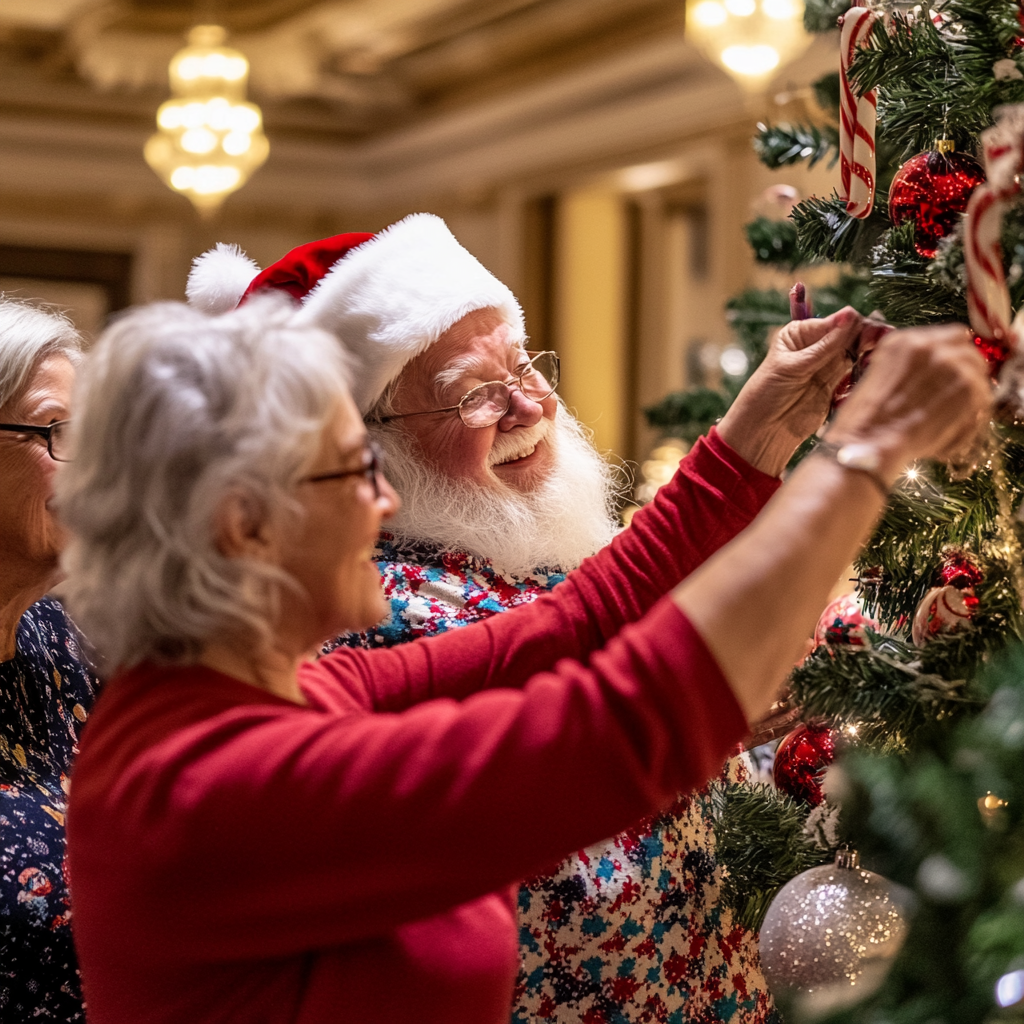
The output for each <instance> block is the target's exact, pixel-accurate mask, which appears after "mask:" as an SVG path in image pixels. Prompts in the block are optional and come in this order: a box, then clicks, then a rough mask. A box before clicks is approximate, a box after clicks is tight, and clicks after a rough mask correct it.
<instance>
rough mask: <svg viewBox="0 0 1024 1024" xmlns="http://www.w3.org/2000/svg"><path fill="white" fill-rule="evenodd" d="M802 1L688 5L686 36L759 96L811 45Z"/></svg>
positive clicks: (693, 0) (704, 0) (694, 0)
mask: <svg viewBox="0 0 1024 1024" xmlns="http://www.w3.org/2000/svg"><path fill="white" fill-rule="evenodd" d="M803 18H804V4H803V0H689V2H688V3H687V5H686V33H687V36H688V37H689V38H690V39H691V41H692V42H693V43H695V44H696V46H697V47H698V48H699V49H700V50H701V52H702V53H704V55H705V56H707V57H710V58H711V60H713V61H714V62H715V63H716V64H718V65H720V66H721V67H723V68H724V69H725V70H726V71H728V72H729V74H730V75H732V77H733V78H735V79H736V81H738V82H739V83H740V85H742V86H743V87H744V88H745V89H747V90H749V91H750V92H759V91H760V90H761V89H763V88H764V86H765V85H766V84H767V83H768V80H769V79H770V78H771V77H772V76H773V75H774V74H775V73H776V72H777V71H778V70H779V69H780V68H781V67H782V66H783V65H784V64H787V63H789V61H791V60H793V59H794V58H796V57H799V56H800V54H801V53H803V52H804V50H806V49H807V47H808V46H809V45H810V42H811V37H810V36H809V35H808V34H807V32H805V31H804V26H803Z"/></svg>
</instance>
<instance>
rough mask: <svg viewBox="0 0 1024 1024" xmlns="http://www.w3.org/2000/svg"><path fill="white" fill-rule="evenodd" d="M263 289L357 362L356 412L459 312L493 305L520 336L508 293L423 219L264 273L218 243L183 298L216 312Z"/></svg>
mask: <svg viewBox="0 0 1024 1024" xmlns="http://www.w3.org/2000/svg"><path fill="white" fill-rule="evenodd" d="M254 271H255V273H254ZM268 288H274V289H279V290H281V291H286V292H288V294H289V295H291V296H292V297H293V298H294V299H296V300H297V301H298V302H299V304H300V305H299V309H298V310H297V311H296V313H295V318H294V320H295V323H296V324H297V325H301V324H306V325H310V326H317V327H322V328H325V329H327V330H330V331H332V332H334V333H335V334H336V335H337V336H338V337H339V338H340V339H341V340H342V341H343V342H344V343H345V345H346V347H347V348H348V349H349V350H350V351H351V352H352V353H353V354H354V355H355V356H356V357H357V360H358V364H359V365H358V367H357V369H356V372H355V374H354V379H353V385H352V397H353V398H354V399H355V402H356V404H357V405H358V406H359V410H360V412H362V413H364V414H365V413H366V412H368V411H369V410H370V409H371V408H372V407H373V405H374V404H375V403H376V401H377V399H378V398H380V396H381V394H383V392H384V389H385V388H386V387H387V386H388V384H389V383H391V381H393V380H394V379H395V378H396V377H397V376H398V374H399V373H401V371H402V368H403V367H404V366H405V364H406V363H407V362H409V360H410V359H413V358H414V357H415V356H417V355H419V353H420V352H422V351H424V350H425V349H426V348H428V347H429V346H430V345H432V344H433V343H434V342H435V341H437V339H438V338H439V337H440V336H441V335H442V334H443V333H444V332H445V331H446V330H447V329H448V328H449V327H451V326H452V325H453V324H455V323H457V322H458V321H459V320H461V319H462V318H463V317H464V316H465V315H466V314H467V313H471V312H473V311H474V310H476V309H485V308H493V309H495V310H497V311H498V313H499V314H500V315H501V316H502V318H503V319H504V321H505V323H506V324H508V326H509V328H510V331H509V340H510V341H511V342H513V343H523V342H525V340H526V330H525V326H524V323H523V314H522V310H521V309H520V308H519V303H518V302H517V301H516V298H515V296H514V295H513V294H512V292H511V291H510V290H509V289H508V287H506V286H505V285H504V284H502V282H501V281H499V280H498V279H497V278H496V277H494V275H493V274H491V273H490V272H489V271H488V270H487V269H486V268H485V267H484V266H483V265H482V264H481V263H480V262H479V261H478V260H477V259H476V258H475V257H474V256H473V255H472V254H471V253H469V252H468V251H467V250H466V249H464V248H463V247H462V246H461V245H460V244H459V242H458V241H457V239H456V238H455V236H454V235H453V234H452V233H451V231H449V230H448V226H447V225H446V224H445V223H444V221H443V220H441V218H440V217H435V216H433V215H431V214H427V213H415V214H412V215H411V216H409V217H406V218H405V219H404V220H400V221H399V222H398V223H397V224H392V225H391V227H389V228H385V229H384V230H383V231H381V232H380V233H378V234H376V235H371V234H366V233H362V232H352V233H349V234H344V235H335V236H334V237H332V238H325V239H322V240H320V241H318V242H310V243H308V244H307V245H301V246H299V247H298V248H296V249H293V250H292V251H291V252H289V253H288V254H287V256H285V257H284V258H283V259H281V260H278V261H277V263H275V264H273V265H272V266H270V267H268V268H267V269H266V270H265V271H262V272H260V270H259V267H258V266H256V264H255V263H253V262H252V260H249V259H248V257H247V256H245V254H244V253H242V251H241V250H240V249H238V247H237V246H228V245H225V244H223V243H221V244H219V245H217V246H216V247H215V248H214V249H211V250H210V251H209V252H207V253H204V254H203V255H202V256H199V257H197V258H196V259H195V260H194V261H193V269H192V273H191V274H190V275H189V283H188V288H187V294H188V299H189V302H190V303H191V304H192V305H194V306H197V307H198V308H200V309H203V310H204V311H205V312H207V313H212V314H217V313H224V312H227V311H228V310H229V309H233V308H234V307H235V306H236V305H237V304H238V303H239V302H240V301H241V300H242V299H243V298H244V297H246V296H248V295H251V294H253V293H254V292H256V291H262V290H266V289H268Z"/></svg>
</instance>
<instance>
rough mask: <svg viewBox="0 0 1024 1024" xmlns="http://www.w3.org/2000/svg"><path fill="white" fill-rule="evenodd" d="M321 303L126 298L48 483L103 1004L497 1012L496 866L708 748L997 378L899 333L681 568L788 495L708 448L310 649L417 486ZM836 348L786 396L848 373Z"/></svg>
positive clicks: (509, 867)
mask: <svg viewBox="0 0 1024 1024" xmlns="http://www.w3.org/2000/svg"><path fill="white" fill-rule="evenodd" d="M304 320H305V318H304V317H303V314H302V312H301V311H300V312H295V310H294V309H293V308H292V307H290V306H287V305H283V304H281V302H280V301H278V300H276V299H274V298H267V297H263V298H261V297H256V298H255V299H253V300H251V301H249V302H248V303H246V304H244V305H243V306H242V307H240V308H239V309H237V310H235V311H233V312H230V313H226V314H224V315H222V316H217V317H211V316H207V315H204V314H202V313H199V312H196V311H193V310H189V309H187V308H186V307H183V306H180V305H176V304H164V305H159V306H155V307H152V308H149V309H142V310H139V311H137V312H135V313H133V314H130V315H129V316H126V317H124V318H123V319H121V320H119V321H118V322H117V323H116V324H115V325H114V326H112V327H111V328H110V329H109V330H108V331H107V332H106V333H105V335H104V336H103V337H102V338H101V339H100V342H99V343H98V345H97V348H96V350H95V352H94V354H93V355H92V357H91V359H90V362H89V364H88V366H87V368H86V370H85V373H84V375H83V382H82V387H81V390H80V392H79V394H78V396H77V401H78V403H79V404H78V406H77V413H76V420H75V424H74V428H73V436H72V454H73V461H72V462H71V463H69V465H68V466H67V467H65V468H64V471H63V472H62V474H61V478H60V480H59V484H58V495H59V509H60V513H61V515H62V517H63V519H64V521H65V522H66V524H67V526H68V528H69V530H70V531H71V534H72V540H71V542H70V544H69V548H68V553H67V568H68V571H69V574H70V577H69V601H70V603H71V607H72V610H73V611H74V612H75V614H76V615H77V616H79V617H80V619H81V623H82V625H83V627H84V628H85V630H86V632H87V634H88V635H89V636H90V639H91V640H92V642H93V643H94V645H95V646H96V648H97V650H98V652H99V654H100V655H101V656H102V657H103V658H104V660H105V662H106V664H107V666H109V668H110V669H112V670H113V678H112V679H111V681H110V682H109V683H108V685H107V687H106V689H105V691H104V694H103V695H102V697H101V698H100V700H99V702H98V705H97V707H96V709H95V711H94V713H93V717H92V719H91V722H90V725H89V729H88V731H87V732H86V735H85V738H84V742H83V747H82V752H81V755H80V758H79V761H78V763H77V766H76V770H75V776H74V786H73V789H72V797H71V807H70V811H69V818H68V822H69V825H68V828H69V850H70V863H71V873H72V877H73V879H74V900H75V935H76V943H77V946H78V950H79V954H80V956H81V961H82V970H83V978H84V984H85V991H86V996H87V999H88V1005H89V1014H90V1019H91V1021H92V1022H93V1024H123V1022H127V1021H131V1022H132V1024H150V1022H153V1024H155V1022H161V1024H171V1022H181V1024H186V1022H187V1024H204V1022H213V1021H246V1022H282V1024H283V1022H285V1021H302V1022H303V1024H320V1022H324V1024H326V1022H327V1021H337V1020H351V1021H358V1022H360V1024H403V1022H409V1024H413V1022H415V1024H506V1022H507V1019H508V1015H509V1012H510V1009H509V1008H510V1001H511V992H512V984H513V981H514V978H515V974H516V966H517V948H516V933H515V925H514V921H515V918H514V913H513V908H512V906H511V898H512V892H513V891H512V889H511V886H512V885H513V884H514V883H515V882H516V881H517V880H519V879H521V878H523V877H526V876H528V875H531V874H533V873H536V872H537V871H539V870H542V869H543V868H544V867H545V866H547V865H550V864H553V863H556V862H557V861H558V860H559V859H561V858H562V857H563V856H564V855H565V854H566V853H567V852H568V851H570V850H573V849H577V848H580V847H582V846H585V845H587V844H588V843H591V842H594V841H596V840H597V839H599V838H601V837H603V836H607V835H612V834H615V833H616V832H618V831H620V830H622V829H623V828H625V827H627V826H628V825H630V824H631V823H632V822H634V821H636V820H637V819H639V818H641V817H642V816H643V815H645V814H649V813H651V812H653V811H655V810H657V809H658V808H660V807H662V806H663V805H664V804H665V803H666V802H668V801H671V800H672V799H674V798H675V796H676V794H677V793H679V792H680V791H685V790H687V789H689V788H692V787H693V786H695V785H699V784H700V783H701V782H702V781H703V780H704V779H705V778H707V777H708V775H709V774H710V773H712V772H713V771H714V770H715V768H716V767H717V766H718V765H719V764H720V763H721V761H722V760H723V759H724V756H725V754H726V753H727V752H728V751H729V749H730V748H731V747H733V746H734V745H735V744H736V743H737V742H738V741H739V740H740V739H741V738H742V737H743V736H744V735H745V734H746V732H747V728H748V725H747V723H748V721H753V720H756V719H757V718H758V717H759V716H760V715H762V714H763V713H764V712H765V711H766V710H767V709H768V707H769V706H770V704H771V701H772V698H773V696H774V694H775V692H776V691H777V689H778V687H779V685H780V684H781V683H782V681H783V679H784V678H785V676H786V674H787V672H788V669H789V667H790V665H791V664H792V662H793V660H794V658H795V656H796V654H797V652H798V651H799V650H800V648H801V647H802V644H803V638H804V637H805V636H806V635H807V633H808V631H809V629H810V628H811V627H812V626H813V624H814V621H815V618H816V616H817V613H818V611H819V610H820V607H821V605H822V604H823V603H824V601H825V598H826V596H827V593H828V590H829V588H830V586H831V584H832V582H833V580H834V579H835V578H836V577H837V575H838V574H839V572H840V571H841V570H842V568H843V567H844V566H845V565H847V564H848V562H849V560H850V559H851V557H852V556H853V554H854V553H855V550H856V548H857V546H858V544H859V542H860V541H861V540H862V538H863V537H864V536H865V534H866V532H867V531H868V530H869V529H870V528H871V526H872V524H873V522H874V520H875V519H876V517H877V516H878V514H879V512H880V510H881V508H882V505H883V501H884V496H883V493H882V491H883V490H884V489H885V488H886V487H887V486H888V485H890V484H891V483H892V481H893V480H895V478H896V476H897V475H898V474H899V472H900V471H901V470H902V468H903V467H904V466H905V465H906V464H907V463H908V462H910V461H912V460H914V459H916V458H921V457H927V456H931V455H945V454H946V453H947V452H949V451H950V450H951V449H953V448H954V447H956V446H957V445H958V444H959V443H962V441H963V439H964V438H965V436H967V435H971V434H973V432H974V431H975V429H976V427H977V423H978V422H979V419H980V418H982V417H984V416H985V415H986V413H987V410H988V408H989V404H990V398H989V386H988V382H987V376H986V372H985V367H984V364H983V362H982V360H981V359H980V357H979V356H978V355H977V353H976V352H975V350H974V348H973V346H972V344H971V342H970V338H969V335H968V333H967V331H966V330H964V329H961V328H944V329H936V330H925V331H917V332H906V333H898V334H894V335H892V336H890V337H889V338H887V339H886V340H885V341H883V342H882V344H881V345H880V346H879V348H878V349H877V351H876V353H875V357H874V360H873V362H872V366H871V369H870V371H869V372H868V374H867V376H866V377H865V380H864V381H863V382H862V384H861V385H860V387H859V389H858V392H857V393H856V394H855V395H854V396H853V397H851V398H850V399H849V400H848V401H847V403H846V404H845V405H844V406H843V408H842V410H841V411H840V413H839V416H838V417H837V419H836V421H835V422H834V423H833V424H832V426H831V428H830V432H829V438H830V442H831V445H832V446H831V447H826V448H825V449H824V450H823V452H822V453H821V454H819V456H817V457H812V458H809V459H808V460H806V462H805V464H804V465H803V466H801V467H800V469H799V470H797V472H796V473H794V475H793V477H792V478H791V479H790V480H789V481H788V482H787V484H786V485H784V486H783V487H782V489H781V490H779V492H778V494H777V495H776V497H775V498H774V499H773V500H772V502H771V503H770V504H769V505H768V507H767V508H766V509H765V510H764V512H763V513H762V514H761V515H760V516H758V518H757V519H756V520H755V521H754V523H753V525H751V526H750V527H749V528H748V529H747V530H745V531H744V532H743V533H742V534H741V535H740V536H739V537H738V538H737V539H735V540H733V541H732V542H731V543H730V544H728V545H727V546H725V547H724V548H722V550H721V551H719V552H718V553H717V554H714V555H712V556H711V557H710V558H707V560H706V561H704V562H703V565H701V567H700V568H697V569H696V570H695V571H692V572H690V570H691V569H693V567H694V565H696V564H699V563H700V562H701V561H702V560H703V559H704V558H705V557H706V556H707V554H708V551H706V550H703V549H702V545H709V544H712V541H711V540H709V539H708V537H705V536H704V535H703V534H702V531H701V530H698V529H694V524H706V525H708V526H709V529H708V530H707V531H704V533H706V534H708V535H711V534H713V535H714V541H713V543H714V544H715V545H717V544H719V543H721V541H722V539H723V536H724V535H730V534H735V533H736V532H737V531H738V530H739V529H741V526H739V525H738V524H739V523H740V522H747V521H749V517H750V510H751V508H753V507H757V506H759V505H760V504H763V503H764V501H765V500H766V497H767V495H768V494H771V493H773V492H774V491H775V486H776V485H775V484H774V483H770V479H769V478H767V477H764V475H763V474H760V475H759V474H757V473H756V471H754V470H753V469H752V468H751V467H750V466H749V465H747V464H746V463H744V462H743V460H742V459H740V458H739V457H738V456H737V457H732V456H729V455H728V454H724V455H712V454H711V453H710V451H709V450H708V449H707V448H706V447H702V446H700V445H698V446H697V448H696V449H695V451H694V453H693V454H691V456H689V457H688V459H687V460H686V461H684V463H683V465H682V466H681V468H680V470H679V472H678V473H677V475H676V477H675V479H674V480H673V481H672V483H670V484H669V485H667V486H666V487H665V488H664V489H663V490H662V491H661V492H660V494H659V496H658V497H657V498H656V500H655V501H654V502H652V503H651V505H649V506H648V507H647V508H645V509H644V510H642V511H641V512H639V513H638V514H637V516H636V517H635V519H634V520H633V523H632V525H631V526H630V528H629V529H628V530H626V531H624V532H623V533H622V534H620V535H619V536H618V537H617V538H616V539H615V540H614V541H613V542H612V543H611V544H610V545H609V546H608V547H607V548H605V549H604V550H602V551H601V552H600V553H599V554H598V555H596V556H595V557H593V558H591V559H589V560H587V561H585V562H584V563H583V565H582V566H581V567H580V568H579V569H578V570H577V571H575V572H573V573H571V574H570V575H569V576H568V577H567V579H566V581H565V582H564V583H563V584H562V585H561V586H560V587H559V588H558V589H557V590H556V591H554V592H552V593H551V594H549V595H546V596H544V597H541V598H539V599H538V600H537V601H536V602H534V603H533V604H531V605H529V606H526V607H523V608H519V609H515V610H512V611H509V612H507V613H506V614H503V615H500V616H497V617H495V618H493V619H490V620H488V621H485V622H482V623H478V624H476V625H473V626H468V627H466V628H465V629H462V630H459V631H457V632H451V633H447V634H444V635H442V636H438V637H434V638H431V639H428V640H423V641H418V642H414V643H409V644H406V645H404V646H401V647H398V648H393V649H385V650H373V651H367V650H354V649H348V648H342V649H339V650H338V651H336V652H334V653H332V654H330V655H328V656H327V657H324V658H322V659H321V660H319V661H316V662H314V661H310V660H307V659H308V655H309V652H311V651H313V650H315V648H316V647H317V645H318V644H319V643H320V642H321V641H322V640H324V639H325V638H327V637H330V636H334V635H337V634H339V633H341V632H344V631H346V630H357V629H364V628H367V627H368V626H370V625H372V624H373V623H374V622H376V621H378V620H379V619H380V618H381V617H382V615H383V613H384V605H383V599H382V596H381V591H380V586H379V580H378V576H377V572H376V568H375V566H374V564H373V563H372V562H371V556H372V551H373V546H374V542H375V540H376V538H377V534H378V530H379V527H380V525H381V522H382V520H386V519H387V518H388V517H389V516H391V515H392V514H393V513H394V512H395V510H396V507H397V498H396V497H395V495H394V492H393V491H392V490H391V488H390V486H389V485H388V484H387V482H386V481H385V480H384V479H383V477H382V476H381V474H380V469H379V466H378V464H377V461H376V455H375V453H374V451H373V450H372V449H371V448H369V447H368V445H367V438H366V432H365V427H364V426H363V423H362V420H361V418H360V416H359V414H358V412H357V411H356V408H355V405H354V404H353V402H352V400H351V398H350V397H349V394H348V391H347V388H346V369H345V360H344V356H343V354H342V351H341V348H340V346H339V345H338V343H337V340H336V339H335V338H334V337H333V336H331V335H329V334H326V333H324V332H322V331H320V330H319V329H317V328H315V327H313V326H310V325H308V322H304ZM830 344H831V343H827V342H824V341H822V342H819V343H817V344H811V345H808V346H807V348H806V349H805V350H804V351H805V352H806V353H807V359H808V360H809V361H811V362H814V363H815V373H814V374H813V377H814V387H813V389H809V391H810V390H813V391H814V394H809V396H808V397H807V398H806V399H800V400H806V401H808V402H820V401H821V391H822V390H823V389H827V393H830V392H831V388H832V387H834V385H835V384H836V383H837V382H838V380H839V379H840V377H841V376H842V375H843V374H844V373H845V370H846V366H847V361H846V358H845V355H844V353H843V352H842V351H832V348H834V347H835V346H834V345H832V347H830ZM839 347H840V348H842V346H839ZM829 452H835V453H837V454H836V455H835V457H832V456H829V457H826V455H827V453H829ZM844 452H845V455H846V457H845V461H844V458H843V453H844ZM853 456H856V459H854V458H853ZM869 458H870V459H871V460H872V461H871V462H870V465H869V464H868V459H869ZM711 522H714V524H715V529H714V530H711V529H710V523H711ZM687 572H690V575H689V576H686V574H687ZM684 576H686V579H685V580H684V581H683V582H682V583H680V580H681V579H682V578H683V577H684ZM736 636H741V637H750V638H753V637H756V638H757V641H756V642H754V641H751V642H749V643H742V644H737V643H736V642H735V637H736ZM471 834H472V835H473V836H474V840H473V842H472V843H470V842H467V839H466V837H467V836H469V835H471Z"/></svg>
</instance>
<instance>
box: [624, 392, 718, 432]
mask: <svg viewBox="0 0 1024 1024" xmlns="http://www.w3.org/2000/svg"><path fill="white" fill-rule="evenodd" d="M728 408H729V402H728V401H727V399H726V397H725V395H723V394H722V393H721V392H720V391H714V390H712V389H711V388H693V389H691V390H689V391H676V392H674V393H673V394H670V395H667V396H666V397H665V398H663V399H662V400H661V401H660V402H658V404H657V405H651V406H648V407H647V408H646V409H644V417H645V418H646V420H647V422H648V424H649V425H650V426H652V427H656V428H657V429H659V430H661V432H662V434H663V435H664V436H665V437H678V438H682V440H684V441H687V442H689V443H690V444H693V442H694V441H696V440H697V438H698V437H701V436H703V435H704V434H706V433H707V432H708V431H709V430H710V429H711V428H712V426H714V424H716V423H717V422H718V421H719V420H720V419H721V418H722V417H723V416H724V415H725V413H726V411H727V410H728Z"/></svg>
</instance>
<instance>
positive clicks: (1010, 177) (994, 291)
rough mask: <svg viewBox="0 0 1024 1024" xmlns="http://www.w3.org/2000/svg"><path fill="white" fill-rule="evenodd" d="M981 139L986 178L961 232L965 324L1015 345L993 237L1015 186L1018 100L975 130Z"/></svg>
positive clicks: (1022, 152) (1023, 160) (1020, 157)
mask: <svg viewBox="0 0 1024 1024" xmlns="http://www.w3.org/2000/svg"><path fill="white" fill-rule="evenodd" d="M981 143H982V146H983V148H984V153H985V172H986V174H987V176H988V180H987V181H986V182H984V183H983V184H981V185H979V186H978V187H977V188H976V189H975V190H974V194H973V195H972V196H971V201H970V202H969V203H968V205H967V213H966V215H965V216H966V223H965V226H964V232H963V234H964V259H965V263H966V266H967V308H968V310H969V311H970V315H971V326H972V327H973V328H974V330H975V331H976V332H977V333H978V334H979V335H980V336H981V337H982V338H995V339H996V340H997V341H1001V342H1003V343H1004V344H1005V345H1007V346H1008V347H1011V348H1016V347H1017V339H1016V338H1015V337H1014V335H1015V334H1017V333H1019V328H1017V325H1011V323H1010V318H1011V316H1012V315H1013V309H1012V307H1011V305H1010V291H1009V289H1008V288H1007V286H1006V275H1005V273H1004V272H1003V249H1002V246H1001V245H1000V242H999V236H1000V235H1001V234H1002V229H1003V216H1004V214H1005V212H1006V207H1007V204H1008V202H1009V200H1010V199H1012V198H1013V197H1014V196H1016V195H1018V194H1019V193H1020V191H1021V185H1020V181H1019V180H1018V175H1019V174H1020V172H1021V170H1022V168H1024V104H1017V105H1014V106H1008V107H1003V108H1002V109H1001V110H1000V111H999V112H998V114H997V117H996V123H995V125H994V126H993V127H992V128H988V129H986V130H985V131H984V132H982V133H981ZM1012 328H1017V329H1012Z"/></svg>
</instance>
